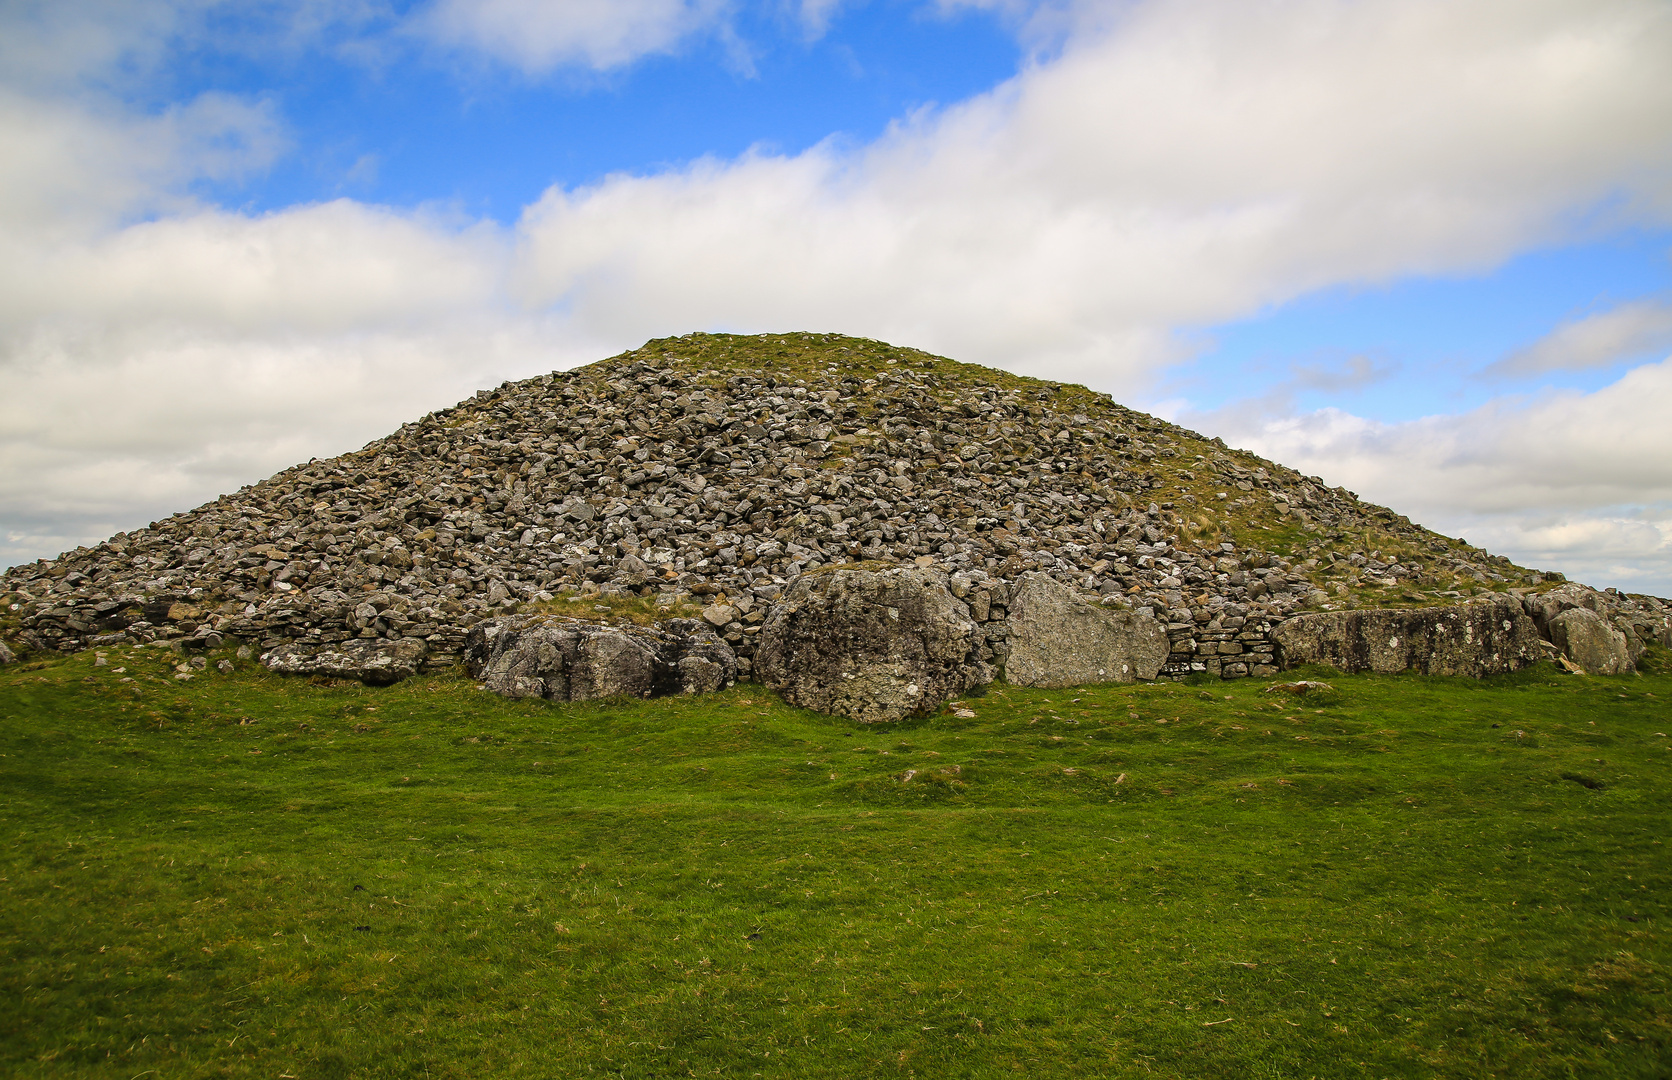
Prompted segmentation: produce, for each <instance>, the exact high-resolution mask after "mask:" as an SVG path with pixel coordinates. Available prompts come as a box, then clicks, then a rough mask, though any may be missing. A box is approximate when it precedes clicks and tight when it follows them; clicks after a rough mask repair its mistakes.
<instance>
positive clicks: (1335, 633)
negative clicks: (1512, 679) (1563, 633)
mask: <svg viewBox="0 0 1672 1080" xmlns="http://www.w3.org/2000/svg"><path fill="white" fill-rule="evenodd" d="M1271 636H1272V640H1273V641H1274V643H1275V644H1276V646H1277V660H1278V664H1279V666H1281V667H1297V666H1299V665H1301V664H1327V665H1328V666H1330V667H1333V668H1337V669H1339V670H1341V671H1347V672H1356V671H1376V672H1382V673H1386V674H1393V673H1395V672H1400V671H1417V672H1421V673H1422V674H1424V675H1468V676H1472V677H1474V678H1479V677H1480V676H1482V675H1496V674H1499V673H1501V672H1505V671H1515V670H1518V669H1520V668H1524V667H1526V666H1528V665H1529V664H1533V663H1536V662H1538V661H1539V660H1541V659H1542V658H1543V655H1544V654H1543V650H1542V648H1541V646H1540V645H1539V634H1538V628H1537V627H1536V626H1535V625H1534V624H1533V620H1532V619H1531V618H1530V617H1529V616H1528V615H1527V612H1526V610H1525V609H1524V608H1523V607H1522V605H1521V603H1520V601H1518V600H1516V599H1515V598H1513V597H1495V598H1493V599H1491V600H1485V601H1480V602H1476V603H1468V604H1454V605H1451V606H1448V607H1435V608H1381V609H1371V610H1365V611H1329V612H1319V613H1316V614H1309V615H1297V616H1296V617H1294V618H1292V619H1289V620H1288V621H1286V622H1284V623H1282V624H1280V625H1278V626H1277V627H1276V628H1275V629H1273V630H1272V635H1271Z"/></svg>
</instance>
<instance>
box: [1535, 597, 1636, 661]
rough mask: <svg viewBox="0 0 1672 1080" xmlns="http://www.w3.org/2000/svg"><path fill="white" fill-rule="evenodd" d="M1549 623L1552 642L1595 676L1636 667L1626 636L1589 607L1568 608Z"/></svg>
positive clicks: (1566, 655) (1570, 658)
mask: <svg viewBox="0 0 1672 1080" xmlns="http://www.w3.org/2000/svg"><path fill="white" fill-rule="evenodd" d="M1549 625H1550V641H1551V643H1552V644H1553V645H1555V646H1556V648H1558V649H1560V650H1561V652H1562V655H1563V656H1565V657H1567V658H1568V659H1569V660H1571V661H1573V662H1574V663H1575V664H1577V665H1579V666H1580V667H1582V668H1584V669H1585V670H1586V671H1587V672H1589V673H1590V674H1592V675H1622V674H1624V673H1625V672H1628V671H1630V670H1631V669H1632V667H1633V666H1634V658H1633V657H1632V655H1631V648H1630V645H1629V643H1628V642H1627V640H1626V635H1625V634H1624V633H1622V632H1620V631H1619V630H1616V629H1614V628H1613V627H1612V626H1609V625H1608V623H1606V622H1604V621H1603V618H1602V616H1601V615H1598V614H1597V613H1596V612H1594V611H1591V610H1590V609H1588V608H1582V607H1574V608H1568V609H1567V610H1566V611H1564V612H1562V613H1561V614H1559V615H1556V616H1554V617H1553V618H1552V619H1551V620H1550V624H1549Z"/></svg>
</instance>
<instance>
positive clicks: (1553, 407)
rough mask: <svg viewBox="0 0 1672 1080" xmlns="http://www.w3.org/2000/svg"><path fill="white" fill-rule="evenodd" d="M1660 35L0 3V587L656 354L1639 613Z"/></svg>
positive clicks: (1502, 0)
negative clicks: (777, 380)
mask: <svg viewBox="0 0 1672 1080" xmlns="http://www.w3.org/2000/svg"><path fill="white" fill-rule="evenodd" d="M1669 57H1672V3H1668V2H1666V0H1101V2H1097V0H758V2H753V3H751V2H747V0H476V2H468V0H412V2H397V0H244V2H218V0H52V2H37V0H0V565H11V564H14V563H18V562H23V561H28V560H33V559H36V558H42V557H51V556H53V555H55V554H57V553H59V552H60V551H63V550H66V549H68V548H72V547H74V546H76V545H78V544H83V543H89V542H96V541H97V540H99V539H102V538H104V537H106V536H109V535H111V534H113V533H115V532H117V531H120V530H126V529H131V528H134V527H137V526H140V525H143V524H145V523H147V522H149V521H151V520H153V519H156V518H160V517H163V516H166V515H167V514H169V513H172V512H175V511H178V510H183V509H187V508H190V507H192V506H195V505H198V504H200V503H202V502H205V501H207V500H209V499H212V498H214V497H215V496H216V495H218V494H221V493H223V492H228V491H233V490H236V489H237V488H238V487H240V486H242V485H244V484H248V483H253V482H255V481H257V480H259V479H261V478H263V477H265V476H268V475H270V474H271V473H273V472H275V471H277V470H279V469H281V468H283V467H285V466H287V465H290V464H293V463H295V462H297V461H304V460H307V459H308V458H310V457H316V456H318V457H325V456H330V455H334V454H338V453H342V452H344V451H347V450H351V449H355V448H358V447H359V446H361V445H363V444H364V443H366V442H368V441H370V440H371V439H374V438H377V437H379V436H381V435H383V434H386V433H387V432H389V431H391V430H393V429H394V428H396V427H398V426H399V425H400V424H401V423H403V422H405V421H408V420H412V419H416V418H417V417H419V416H422V415H423V414H424V413H427V412H429V411H431V410H433V409H436V408H441V407H445V406H447V405H450V404H452V403H454V402H456V401H458V400H460V399H462V398H464V397H466V396H468V395H469V394H471V393H472V392H474V391H475V390H477V389H479V388H482V387H487V386H494V385H498V384H499V383H500V382H502V381H504V380H506V379H517V378H525V377H528V376H530V375H534V374H537V373H540V372H545V371H551V370H555V369H560V368H568V367H572V366H574V365H576V364H582V363H588V362H591V361H593V360H596V359H600V358H602V357H605V356H608V355H612V354H614V353H616V352H619V351H621V350H623V349H627V348H632V347H634V346H637V345H639V344H641V343H643V342H644V341H645V340H646V339H648V338H651V337H658V336H663V335H672V334H682V333H686V332H690V331H694V330H710V331H730V332H737V333H758V332H768V331H785V330H812V331H820V332H841V333H848V334H856V335H862V336H865V337H872V338H879V339H882V340H886V341H891V342H894V343H896V344H900V345H910V346H915V347H918V348H922V349H926V350H929V351H931V352H935V353H939V354H942V355H946V356H950V357H953V358H955V359H960V360H967V361H971V362H977V363H983V364H989V365H992V366H996V367H1001V368H1005V369H1008V370H1011V371H1015V372H1019V373H1021V374H1026V375H1033V376H1039V377H1042V378H1049V379H1056V380H1063V381H1071V382H1079V383H1084V384H1086V385H1089V386H1091V387H1093V388H1094V389H1097V390H1101V391H1105V392H1108V393H1110V394H1112V395H1113V396H1114V397H1115V398H1116V399H1117V400H1119V401H1121V402H1123V403H1125V404H1128V405H1131V406H1133V407H1136V408H1141V409H1145V410H1147V411H1151V412H1154V413H1157V414H1158V415H1162V416H1164V417H1166V418H1167V419H1170V420H1174V421H1177V422H1179V423H1182V424H1184V425H1186V426H1188V427H1190V428H1193V429H1195V430H1197V431H1201V432H1203V433H1205V434H1209V435H1217V436H1220V437H1222V438H1224V439H1225V441H1226V442H1227V443H1229V444H1230V445H1233V446H1238V447H1243V448H1246V449H1249V450H1252V451H1254V452H1257V453H1260V454H1263V455H1265V456H1267V457H1271V458H1274V459H1276V460H1278V461H1281V462H1283V463H1284V464H1287V465H1290V466H1293V467H1295V468H1297V469H1300V470H1301V471H1302V472H1304V473H1308V474H1315V475H1318V476H1321V477H1323V478H1324V479H1325V480H1326V481H1327V482H1329V483H1330V484H1332V485H1343V486H1346V487H1348V488H1350V489H1352V490H1354V491H1356V492H1358V493H1359V494H1360V495H1361V496H1362V497H1364V498H1367V499H1370V500H1373V501H1375V502H1379V503H1383V504H1386V505H1389V506H1392V507H1394V508H1395V509H1396V510H1398V511H1400V512H1401V513H1405V514H1407V515H1409V516H1410V517H1411V518H1412V519H1413V520H1415V521H1418V522H1421V523H1422V524H1425V525H1428V526H1429V527H1431V528H1434V529H1437V530H1439V531H1441V532H1444V533H1447V534H1449V535H1454V536H1458V535H1460V536H1463V537H1465V538H1466V539H1468V540H1469V541H1470V542H1471V543H1475V544H1478V545H1480V546H1482V547H1485V548H1488V549H1489V550H1492V551H1494V552H1498V553H1502V554H1505V555H1508V556H1510V557H1511V558H1513V559H1515V560H1516V561H1518V562H1520V563H1522V564H1524V565H1529V566H1533V567H1537V568H1541V569H1551V570H1561V571H1563V572H1565V573H1566V574H1568V575H1569V576H1570V577H1572V578H1575V579H1577V580H1581V581H1585V582H1588V583H1590V584H1593V585H1596V586H1599V587H1601V586H1614V587H1618V588H1622V589H1625V590H1628V591H1634V592H1651V593H1655V594H1658V595H1661V596H1672V63H1668V62H1667V61H1668V58H1669Z"/></svg>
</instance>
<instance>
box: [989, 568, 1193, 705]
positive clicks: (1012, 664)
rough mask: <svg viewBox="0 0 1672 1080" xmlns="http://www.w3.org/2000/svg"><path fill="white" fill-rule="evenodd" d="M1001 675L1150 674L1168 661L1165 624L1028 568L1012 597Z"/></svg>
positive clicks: (1027, 680)
mask: <svg viewBox="0 0 1672 1080" xmlns="http://www.w3.org/2000/svg"><path fill="white" fill-rule="evenodd" d="M1009 642H1010V655H1009V658H1008V659H1007V660H1006V661H1005V666H1004V678H1005V681H1007V682H1010V683H1014V684H1016V685H1017V686H1044V687H1058V686H1078V685H1080V684H1082V683H1101V682H1123V683H1128V682H1133V681H1136V680H1139V679H1142V680H1145V681H1148V680H1151V679H1154V678H1155V677H1156V675H1157V673H1159V672H1160V670H1161V666H1162V665H1163V664H1165V663H1166V662H1167V654H1168V651H1169V645H1168V641H1167V628H1166V627H1164V626H1162V625H1161V623H1160V622H1158V621H1156V620H1155V619H1154V618H1152V617H1150V616H1148V615H1144V614H1142V613H1139V612H1132V611H1123V610H1119V609H1116V608H1109V607H1104V606H1102V605H1101V604H1094V603H1092V602H1090V601H1089V600H1087V599H1085V598H1084V597H1083V596H1081V595H1080V594H1079V593H1077V592H1075V591H1074V590H1073V589H1071V588H1069V587H1068V586H1066V585H1064V584H1062V583H1061V582H1059V581H1057V580H1056V579H1054V578H1052V577H1050V576H1048V575H1046V574H1026V575H1023V577H1022V578H1021V580H1020V581H1019V582H1018V583H1017V585H1016V587H1015V596H1014V598H1013V599H1012V600H1011V602H1010V637H1009Z"/></svg>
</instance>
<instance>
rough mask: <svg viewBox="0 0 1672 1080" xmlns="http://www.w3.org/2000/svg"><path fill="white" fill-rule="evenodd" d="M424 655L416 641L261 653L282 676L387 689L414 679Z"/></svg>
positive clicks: (354, 641)
mask: <svg viewBox="0 0 1672 1080" xmlns="http://www.w3.org/2000/svg"><path fill="white" fill-rule="evenodd" d="M427 651H428V647H427V646H426V645H425V644H424V643H423V642H422V641H419V640H417V639H415V638H402V639H401V640H399V641H389V640H388V639H386V638H350V639H349V640H347V641H343V642H339V643H337V644H335V645H307V644H302V643H292V644H289V645H280V646H278V647H277V648H274V649H271V650H269V651H267V652H265V653H263V654H262V655H261V663H262V664H263V665H264V666H265V667H266V668H267V669H268V670H269V671H276V672H278V673H280V674H281V675H328V676H330V677H331V678H334V679H359V680H360V681H361V682H363V683H365V684H366V685H367V686H389V685H392V684H394V683H398V682H400V681H401V680H402V679H405V678H410V677H411V676H413V675H416V674H417V673H418V666H419V664H421V663H423V660H424V654H425V653H426V652H427Z"/></svg>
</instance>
